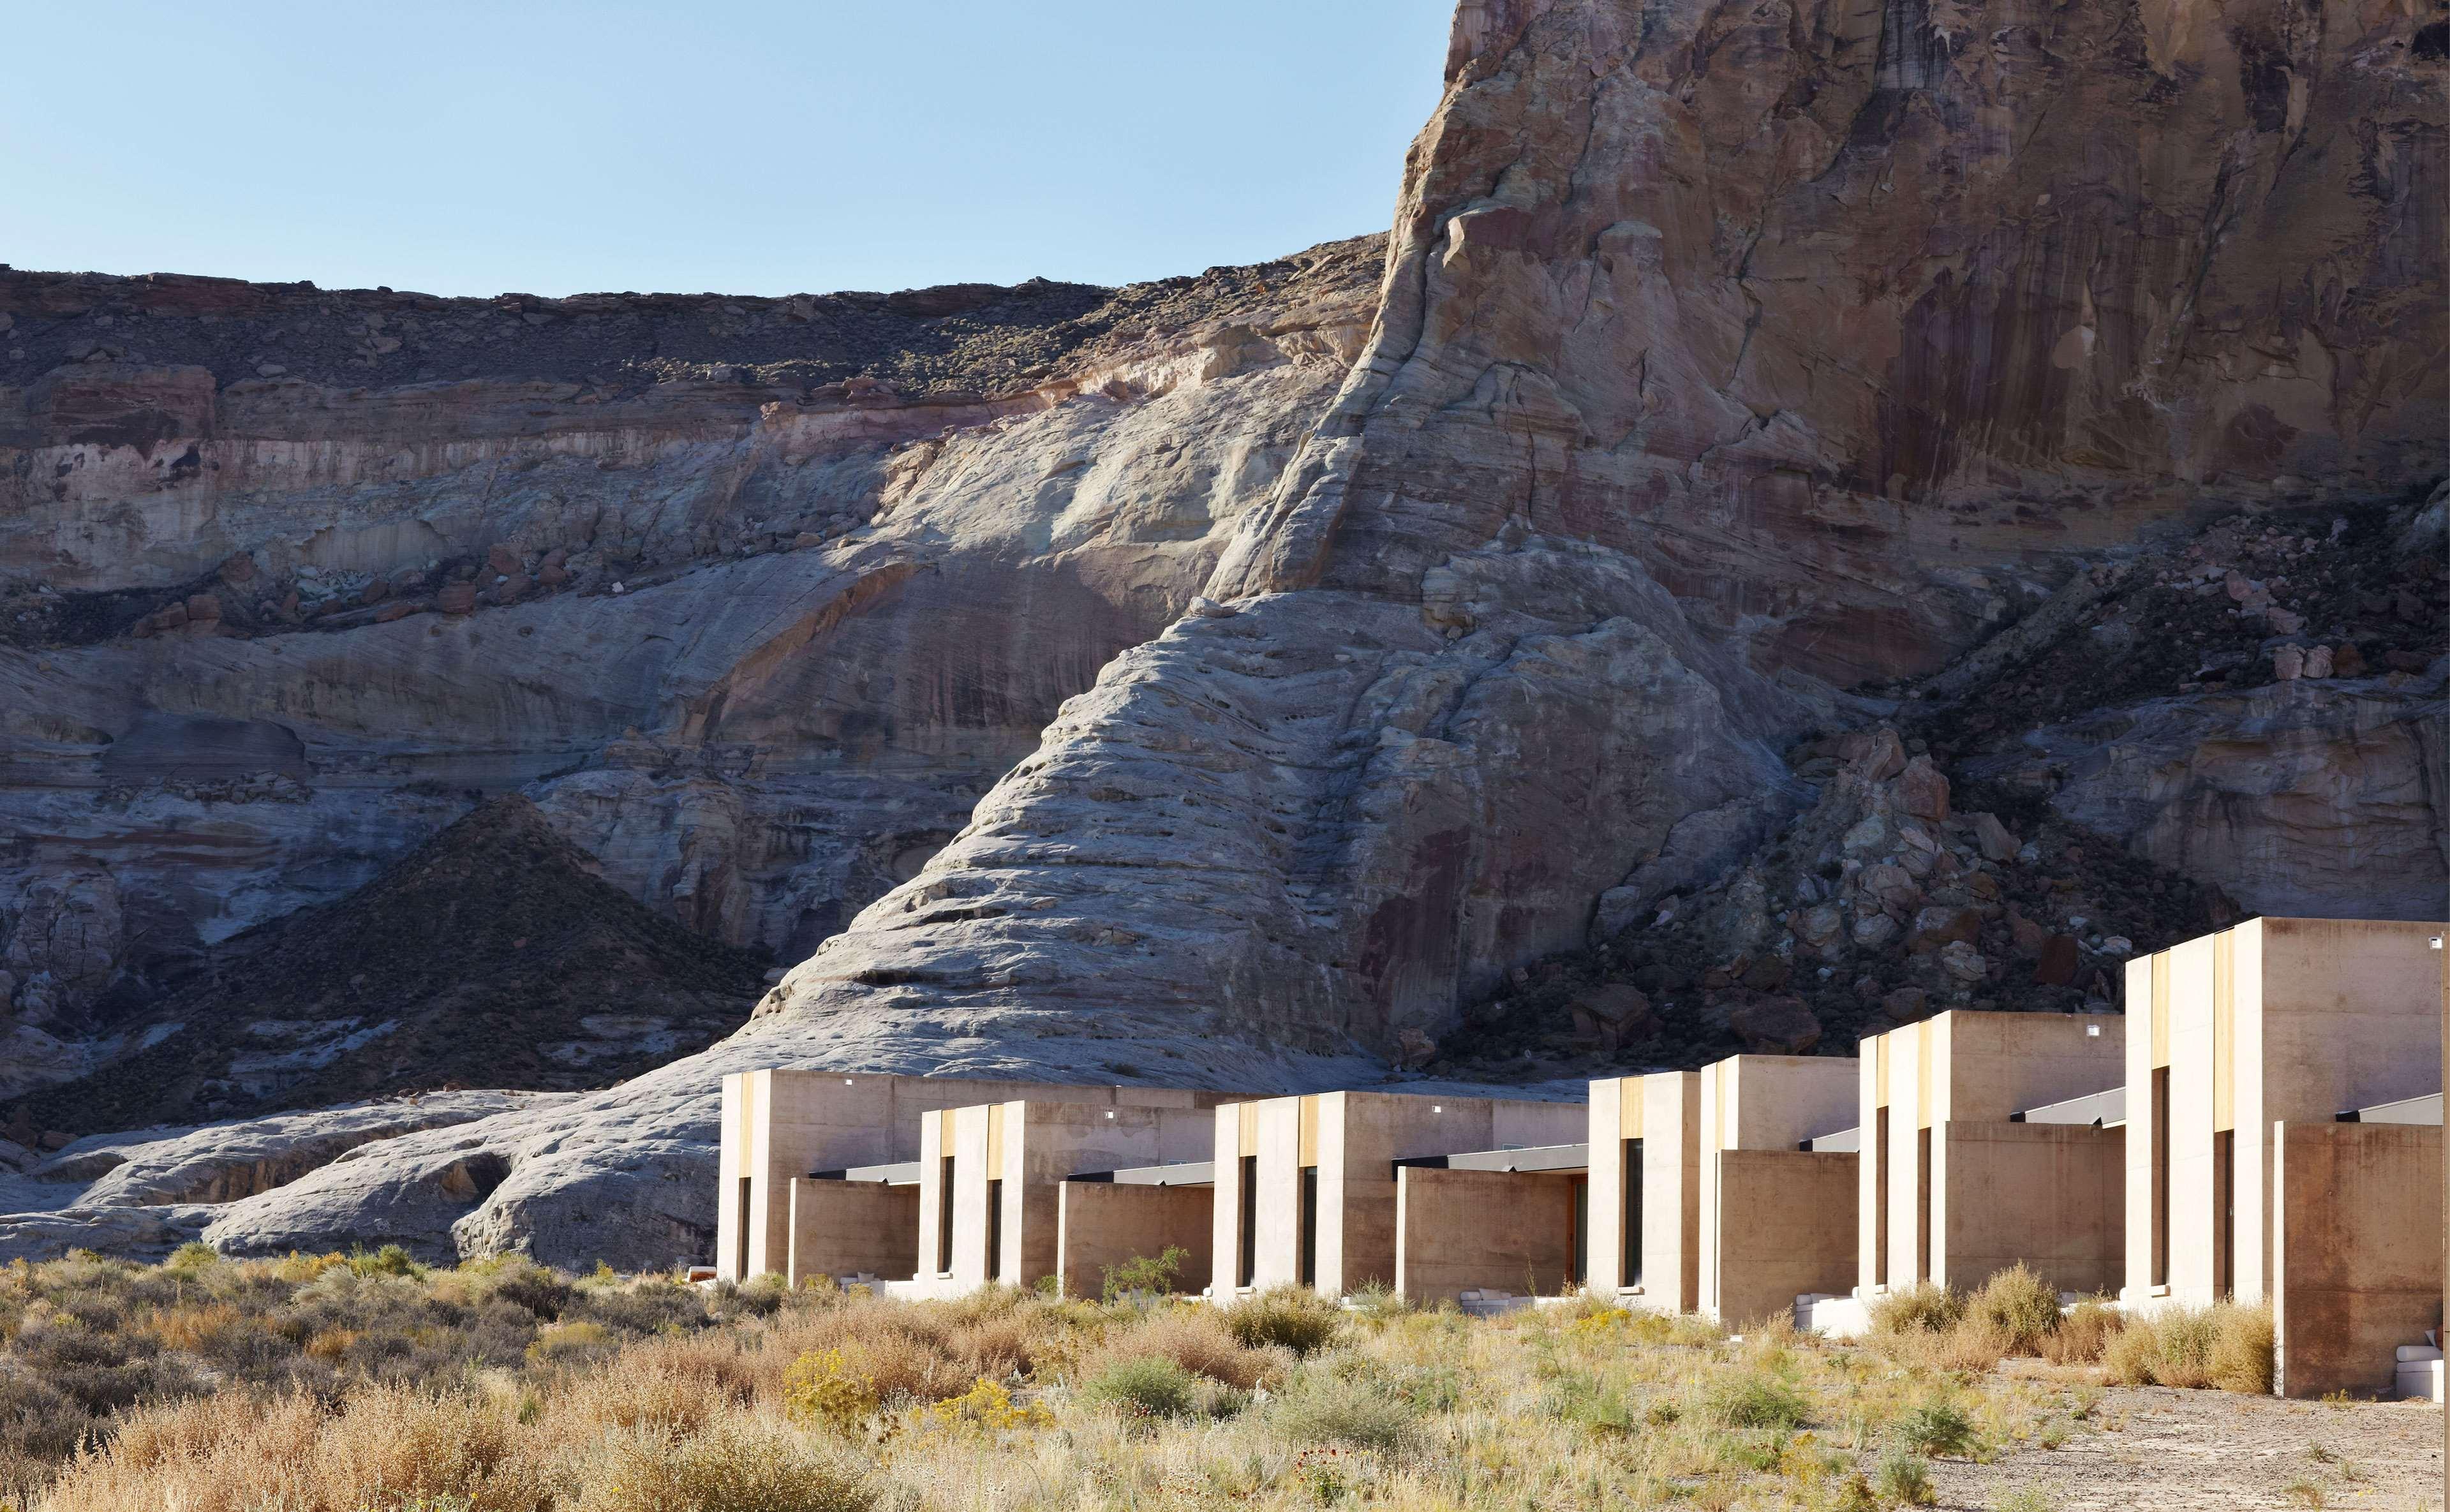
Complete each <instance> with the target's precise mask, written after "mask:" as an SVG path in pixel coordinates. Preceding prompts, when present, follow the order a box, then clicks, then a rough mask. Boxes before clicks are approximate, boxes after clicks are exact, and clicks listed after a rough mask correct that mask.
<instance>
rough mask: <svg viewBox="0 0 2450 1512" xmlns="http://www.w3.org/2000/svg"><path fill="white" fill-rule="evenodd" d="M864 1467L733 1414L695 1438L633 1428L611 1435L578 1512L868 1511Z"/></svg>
mask: <svg viewBox="0 0 2450 1512" xmlns="http://www.w3.org/2000/svg"><path fill="white" fill-rule="evenodd" d="M875 1502H876V1493H875V1491H874V1490H873V1489H872V1488H871V1487H870V1486H869V1484H868V1483H867V1480H866V1477H865V1475H864V1474H862V1473H861V1472H860V1471H859V1470H858V1469H857V1468H855V1467H853V1466H851V1465H849V1464H846V1463H845V1462H843V1461H841V1460H839V1459H836V1458H834V1457H832V1456H830V1455H827V1454H825V1453H822V1452H820V1451H818V1450H817V1449H815V1448H814V1447H812V1446H811V1445H810V1444H807V1442H806V1441H805V1440H803V1439H801V1438H800V1437H799V1436H798V1435H797V1434H794V1433H792V1432H790V1431H789V1430H788V1429H786V1428H782V1427H778V1426H774V1425H768V1424H763V1423H760V1422H758V1421H757V1420H755V1419H753V1418H745V1417H731V1418H726V1419H724V1420H723V1421H721V1422H720V1423H718V1424H716V1425H714V1426H712V1427H710V1429H709V1430H708V1431H706V1432H704V1433H701V1434H698V1435H696V1436H694V1437H691V1438H687V1439H681V1440H677V1441H675V1440H672V1439H670V1438H667V1437H665V1436H663V1435H661V1434H657V1433H645V1432H637V1431H634V1430H633V1431H631V1432H626V1433H618V1434H614V1435H612V1437H610V1438H609V1439H607V1440H606V1441H605V1444H604V1445H603V1449H602V1452H600V1454H598V1455H597V1456H596V1457H595V1462H594V1464H593V1465H592V1466H591V1468H590V1471H589V1473H588V1476H587V1480H586V1483H585V1484H584V1485H583V1487H582V1488H581V1491H580V1495H579V1498H578V1502H577V1507H578V1509H579V1512H866V1509H867V1508H868V1507H871V1506H873V1505H874V1504H875Z"/></svg>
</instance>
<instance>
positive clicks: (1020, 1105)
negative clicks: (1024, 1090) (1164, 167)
mask: <svg viewBox="0 0 2450 1512" xmlns="http://www.w3.org/2000/svg"><path fill="white" fill-rule="evenodd" d="M1073 1090H1076V1091H1077V1090H1080V1089H1073ZM1091 1090H1095V1089H1091ZM1176 1096H1177V1097H1178V1098H1179V1101H1178V1102H1176V1104H1175V1105H1174V1106H1170V1107H1150V1106H1146V1105H1133V1104H1128V1103H1118V1102H1113V1101H1100V1102H1057V1101H1049V1100H1045V1099H1041V1098H1022V1099H1015V1100H1013V1101H1009V1102H997V1103H988V1104H985V1105H983V1106H981V1107H974V1108H947V1109H944V1110H943V1111H941V1112H939V1113H937V1114H935V1115H932V1116H929V1117H927V1118H924V1119H923V1120H922V1121H921V1124H920V1145H919V1234H918V1241H919V1242H918V1252H919V1274H918V1277H917V1279H918V1281H919V1282H920V1283H921V1286H920V1287H919V1288H918V1290H919V1291H920V1292H921V1293H922V1294H937V1295H957V1294H959V1293H962V1292H966V1291H970V1290H974V1289H977V1288H979V1287H982V1286H984V1285H987V1284H988V1283H990V1282H1001V1283H1003V1284H1005V1285H1007V1286H1016V1287H1022V1288H1027V1287H1034V1286H1036V1285H1037V1284H1038V1283H1039V1281H1040V1279H1041V1278H1043V1277H1046V1276H1051V1275H1055V1274H1057V1273H1058V1264H1059V1249H1060V1229H1061V1227H1062V1191H1061V1189H1062V1187H1063V1186H1064V1185H1065V1178H1066V1177H1068V1176H1073V1175H1077V1174H1080V1173H1087V1172H1108V1171H1117V1170H1120V1169H1123V1168H1125V1167H1131V1166H1155V1165H1162V1164H1165V1163H1167V1162H1169V1161H1195V1160H1200V1159H1204V1158H1205V1157H1206V1156H1207V1154H1208V1147H1209V1141H1210V1139H1211V1137H1212V1136H1213V1131H1214V1129H1215V1120H1214V1115H1213V1114H1212V1113H1211V1112H1210V1109H1209V1107H1208V1106H1205V1105H1201V1104H1200V1103H1199V1102H1198V1100H1197V1099H1198V1096H1199V1095H1196V1094H1191V1093H1181V1094H1177V1095H1176ZM1124 1258H1129V1256H1125V1257H1124ZM1090 1294H1091V1295H1095V1294H1096V1292H1095V1289H1094V1288H1093V1289H1091V1292H1090Z"/></svg>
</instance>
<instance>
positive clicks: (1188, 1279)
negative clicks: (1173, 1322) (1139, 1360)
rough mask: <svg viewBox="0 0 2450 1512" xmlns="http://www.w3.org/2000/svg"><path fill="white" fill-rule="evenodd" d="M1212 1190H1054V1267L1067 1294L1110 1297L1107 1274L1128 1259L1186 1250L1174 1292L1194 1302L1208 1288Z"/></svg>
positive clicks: (1077, 1186) (1078, 1185) (1096, 1185)
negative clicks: (1185, 1293) (1055, 1207)
mask: <svg viewBox="0 0 2450 1512" xmlns="http://www.w3.org/2000/svg"><path fill="white" fill-rule="evenodd" d="M1215 1197H1216V1194H1215V1191H1214V1189H1212V1188H1208V1187H1144V1186H1138V1185H1133V1184H1125V1183H1121V1182H1113V1181H1066V1182H1063V1183H1061V1184H1060V1187H1059V1188H1058V1189H1057V1203H1058V1216H1057V1226H1056V1246H1055V1256H1056V1258H1055V1269H1056V1273H1057V1274H1058V1275H1060V1277H1062V1281H1063V1294H1064V1295H1065V1296H1071V1297H1099V1296H1103V1295H1104V1294H1105V1271H1106V1268H1107V1267H1108V1266H1118V1265H1121V1264H1123V1263H1124V1262H1126V1261H1129V1260H1137V1259H1141V1258H1146V1259H1152V1260H1154V1259H1156V1258H1157V1256H1159V1255H1162V1254H1163V1253H1165V1251H1166V1250H1168V1249H1169V1248H1178V1249H1180V1250H1183V1251H1184V1252H1185V1255H1186V1258H1185V1259H1184V1260H1183V1262H1182V1269H1181V1270H1179V1271H1177V1272H1176V1275H1175V1278H1174V1285H1175V1289H1176V1290H1177V1291H1182V1292H1187V1293H1190V1294H1191V1295H1194V1296H1196V1295H1197V1294H1198V1293H1199V1291H1200V1289H1202V1288H1204V1287H1206V1286H1207V1285H1208V1284H1209V1281H1210V1279H1211V1277H1212V1272H1211V1269H1210V1261H1211V1251H1212V1249H1213V1245H1212V1233H1211V1229H1212V1225H1213V1224H1214V1222H1215V1211H1214V1210H1215Z"/></svg>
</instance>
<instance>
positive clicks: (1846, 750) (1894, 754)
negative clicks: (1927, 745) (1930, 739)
mask: <svg viewBox="0 0 2450 1512" xmlns="http://www.w3.org/2000/svg"><path fill="white" fill-rule="evenodd" d="M1838 760H1840V761H1842V762H1844V763H1846V766H1847V769H1848V770H1849V771H1852V772H1853V773H1854V774H1855V775H1856V776H1857V777H1858V778H1860V779H1862V780H1863V781H1864V782H1866V783H1884V782H1887V781H1888V780H1889V779H1890V778H1892V777H1895V776H1896V774H1897V773H1899V772H1901V771H1904V770H1905V769H1906V747H1905V743H1904V742H1902V741H1900V740H1898V739H1897V732H1896V730H1893V729H1891V728H1889V727H1887V726H1885V725H1883V726H1881V727H1879V728H1877V729H1863V730H1853V731H1850V732H1848V733H1847V734H1846V735H1844V736H1842V737H1840V738H1839V740H1838Z"/></svg>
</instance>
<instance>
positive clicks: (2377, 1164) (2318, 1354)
mask: <svg viewBox="0 0 2450 1512" xmlns="http://www.w3.org/2000/svg"><path fill="white" fill-rule="evenodd" d="M2273 1144H2274V1146H2275V1156H2276V1158H2275V1162H2274V1169H2273V1173H2272V1174H2273V1180H2272V1199H2273V1200H2272V1214H2271V1222H2272V1246H2271V1261H2272V1309H2271V1310H2272V1326H2273V1332H2274V1336H2275V1339H2276V1342H2277V1345H2278V1362H2277V1363H2278V1367H2279V1369H2278V1374H2277V1377H2276V1378H2275V1381H2274V1386H2273V1389H2275V1390H2276V1391H2277V1392H2278V1393H2279V1394H2280V1395H2282V1396H2287V1397H2319V1396H2323V1395H2325V1394H2327V1393H2329V1392H2333V1391H2346V1392H2348V1393H2350V1394H2352V1395H2356V1396H2388V1395H2390V1394H2391V1392H2392V1391H2393V1390H2395V1389H2396V1386H2397V1381H2396V1371H2397V1368H2398V1365H2397V1356H2396V1350H2397V1349H2398V1347H2399V1346H2401V1345H2402V1344H2421V1343H2422V1342H2424V1330H2425V1329H2427V1328H2439V1327H2440V1324H2441V1306H2442V1301H2441V1280H2442V1274H2441V1272H2442V1266H2441V1203H2442V1195H2441V1158H2442V1157H2441V1131H2440V1129H2438V1128H2426V1127H2424V1126H2422V1125H2420V1124H2387V1123H2303V1124H2292V1123H2285V1122H2283V1123H2281V1124H2279V1125H2277V1126H2276V1128H2275V1130H2274V1132H2273Z"/></svg>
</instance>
